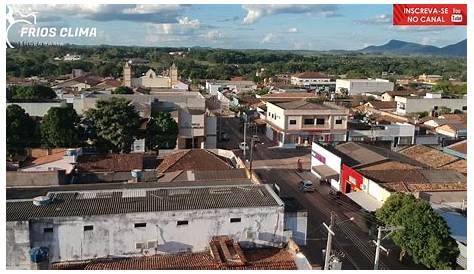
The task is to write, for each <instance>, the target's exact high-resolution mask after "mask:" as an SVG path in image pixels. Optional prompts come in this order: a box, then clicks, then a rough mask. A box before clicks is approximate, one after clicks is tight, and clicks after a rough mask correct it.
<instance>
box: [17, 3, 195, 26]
mask: <svg viewBox="0 0 474 274" xmlns="http://www.w3.org/2000/svg"><path fill="white" fill-rule="evenodd" d="M10 6H12V7H13V8H14V9H15V10H17V11H20V12H22V13H31V12H36V13H37V16H38V20H39V21H41V18H52V16H55V17H62V18H63V19H66V18H68V17H75V18H85V19H90V20H94V21H116V20H120V21H135V22H152V23H173V22H176V18H177V17H179V14H180V13H181V12H182V10H183V8H185V7H186V5H135V4H120V5H118V4H71V5H66V4H34V5H10Z"/></svg>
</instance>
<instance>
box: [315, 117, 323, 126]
mask: <svg viewBox="0 0 474 274" xmlns="http://www.w3.org/2000/svg"><path fill="white" fill-rule="evenodd" d="M316 125H324V119H323V118H318V119H316Z"/></svg>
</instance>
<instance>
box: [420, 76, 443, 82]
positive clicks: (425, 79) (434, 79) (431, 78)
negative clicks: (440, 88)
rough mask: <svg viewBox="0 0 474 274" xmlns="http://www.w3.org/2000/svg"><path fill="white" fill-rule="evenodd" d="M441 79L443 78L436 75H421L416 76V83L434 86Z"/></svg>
mask: <svg viewBox="0 0 474 274" xmlns="http://www.w3.org/2000/svg"><path fill="white" fill-rule="evenodd" d="M442 79H443V76H441V75H436V74H431V75H430V74H429V75H427V74H425V73H423V74H422V75H420V76H418V82H422V83H428V84H434V83H436V82H438V81H440V80H442Z"/></svg>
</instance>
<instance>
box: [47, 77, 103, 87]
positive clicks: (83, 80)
mask: <svg viewBox="0 0 474 274" xmlns="http://www.w3.org/2000/svg"><path fill="white" fill-rule="evenodd" d="M102 81H104V79H103V78H102V77H100V76H97V75H93V74H91V73H86V74H83V75H81V76H78V77H75V78H72V79H68V80H65V81H62V82H59V83H57V84H55V85H54V86H52V87H51V88H52V89H53V90H55V91H60V90H62V89H71V90H75V91H82V90H84V89H89V88H91V87H95V86H96V85H97V84H99V83H101V82H102Z"/></svg>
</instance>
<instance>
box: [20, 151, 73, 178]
mask: <svg viewBox="0 0 474 274" xmlns="http://www.w3.org/2000/svg"><path fill="white" fill-rule="evenodd" d="M35 150H38V149H35ZM37 154H40V152H33V155H32V156H33V157H29V158H28V159H27V160H26V161H25V162H24V163H22V165H21V167H20V168H19V171H22V172H39V171H52V170H64V171H65V173H66V174H69V173H71V172H72V171H73V169H74V165H75V164H76V161H77V158H78V157H79V156H80V155H82V149H80V148H78V149H66V148H61V149H54V150H50V151H49V150H48V153H47V154H46V155H41V154H40V155H37Z"/></svg>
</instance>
